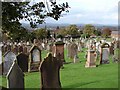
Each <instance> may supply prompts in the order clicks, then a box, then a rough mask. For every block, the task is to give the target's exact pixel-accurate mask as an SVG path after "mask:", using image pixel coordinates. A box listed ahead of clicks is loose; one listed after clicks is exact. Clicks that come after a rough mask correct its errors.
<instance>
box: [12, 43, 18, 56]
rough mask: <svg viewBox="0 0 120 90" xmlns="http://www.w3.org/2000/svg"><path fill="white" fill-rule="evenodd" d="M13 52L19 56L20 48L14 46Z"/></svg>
mask: <svg viewBox="0 0 120 90" xmlns="http://www.w3.org/2000/svg"><path fill="white" fill-rule="evenodd" d="M12 51H13V52H14V53H15V54H18V46H17V45H14V46H13V50H12Z"/></svg>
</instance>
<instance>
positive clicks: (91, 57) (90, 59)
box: [85, 50, 96, 68]
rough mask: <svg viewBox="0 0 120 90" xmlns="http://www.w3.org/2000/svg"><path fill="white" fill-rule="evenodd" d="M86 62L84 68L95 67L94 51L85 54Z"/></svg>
mask: <svg viewBox="0 0 120 90" xmlns="http://www.w3.org/2000/svg"><path fill="white" fill-rule="evenodd" d="M87 54H88V55H87V61H86V64H85V67H86V68H88V67H96V64H95V61H96V60H95V51H94V50H88V52H87Z"/></svg>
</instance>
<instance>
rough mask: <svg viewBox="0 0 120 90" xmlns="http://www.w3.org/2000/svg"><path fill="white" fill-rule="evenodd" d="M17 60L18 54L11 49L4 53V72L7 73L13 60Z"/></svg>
mask: <svg viewBox="0 0 120 90" xmlns="http://www.w3.org/2000/svg"><path fill="white" fill-rule="evenodd" d="M14 60H16V55H15V54H14V53H13V52H11V51H8V52H7V53H5V55H4V61H3V62H4V63H3V74H5V75H6V74H7V73H8V71H9V69H10V67H11V65H12V63H13V61H14Z"/></svg>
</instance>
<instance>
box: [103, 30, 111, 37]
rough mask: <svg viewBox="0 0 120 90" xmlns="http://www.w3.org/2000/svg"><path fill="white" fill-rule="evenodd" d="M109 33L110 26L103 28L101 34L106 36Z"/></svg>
mask: <svg viewBox="0 0 120 90" xmlns="http://www.w3.org/2000/svg"><path fill="white" fill-rule="evenodd" d="M110 35H111V29H110V28H104V29H103V30H102V36H103V37H105V38H106V37H108V36H110Z"/></svg>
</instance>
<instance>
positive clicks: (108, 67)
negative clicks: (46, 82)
mask: <svg viewBox="0 0 120 90" xmlns="http://www.w3.org/2000/svg"><path fill="white" fill-rule="evenodd" d="M85 50H86V49H84V50H83V51H84V52H79V54H78V56H79V59H80V61H81V63H75V64H73V63H69V64H64V69H61V70H60V80H61V85H62V88H118V64H117V63H112V59H111V57H112V56H110V64H103V65H99V66H98V67H96V68H85V67H84V66H85V62H86V59H85V58H84V55H85ZM66 53H67V50H65V60H66V62H71V61H72V60H71V59H69V58H68V57H67V54H66ZM46 55H47V51H43V52H42V59H43V58H44V57H45V56H46ZM40 78H41V77H40V72H33V73H25V88H40V84H41V82H40V81H41V80H40ZM2 82H3V83H2V85H3V86H4V87H6V79H5V77H4V78H3V81H2Z"/></svg>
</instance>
